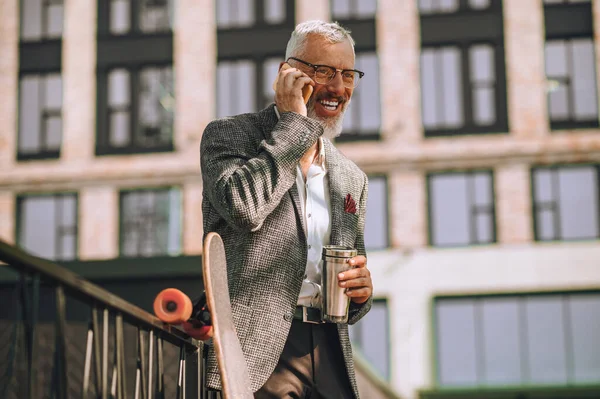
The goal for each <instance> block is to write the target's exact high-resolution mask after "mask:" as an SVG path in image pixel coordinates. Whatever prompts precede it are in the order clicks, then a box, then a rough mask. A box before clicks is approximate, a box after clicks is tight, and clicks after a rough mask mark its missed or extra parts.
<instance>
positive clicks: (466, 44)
mask: <svg viewBox="0 0 600 399" xmlns="http://www.w3.org/2000/svg"><path fill="white" fill-rule="evenodd" d="M420 21H421V52H422V51H423V50H426V49H439V48H444V47H456V48H458V49H459V51H460V59H461V71H462V74H461V87H462V90H461V94H462V97H463V98H462V111H463V122H464V125H463V126H462V127H459V128H440V129H426V128H425V127H423V131H424V135H425V137H440V136H455V135H471V134H477V135H480V134H499V133H500V134H508V130H509V124H508V98H507V82H506V68H505V54H504V53H505V44H504V21H503V7H502V2H500V1H492V2H491V4H490V6H489V7H488V8H485V9H482V10H474V9H471V8H470V7H469V6H468V0H460V6H459V9H458V10H457V11H455V12H452V13H437V14H425V15H420ZM475 45H489V46H491V47H492V48H493V54H494V64H493V65H494V72H495V79H496V80H495V86H494V88H495V90H494V103H495V104H494V105H495V108H494V111H495V115H496V121H495V122H494V123H493V124H491V125H481V126H480V125H477V124H475V122H474V108H473V107H472V106H471V105H472V104H473V101H474V100H473V87H474V83H472V82H471V74H470V60H469V49H470V48H471V47H473V46H475ZM423 98H424V95H423V94H421V108H424V107H423Z"/></svg>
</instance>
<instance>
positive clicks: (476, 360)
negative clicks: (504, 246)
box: [434, 292, 600, 388]
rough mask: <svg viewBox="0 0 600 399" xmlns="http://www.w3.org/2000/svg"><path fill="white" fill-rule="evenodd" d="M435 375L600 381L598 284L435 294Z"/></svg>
mask: <svg viewBox="0 0 600 399" xmlns="http://www.w3.org/2000/svg"><path fill="white" fill-rule="evenodd" d="M434 326H435V327H434V329H435V337H436V348H435V356H436V361H435V364H436V366H437V378H438V383H439V384H440V385H442V386H444V387H450V386H463V387H465V386H477V387H479V388H481V387H491V386H506V385H533V384H538V385H541V384H548V385H559V384H573V385H577V384H580V385H581V384H592V383H596V384H597V383H598V382H600V346H598V342H597V341H598V339H597V337H598V336H600V292H570V293H548V294H528V295H496V296H491V295H488V296H475V297H438V298H435V300H434Z"/></svg>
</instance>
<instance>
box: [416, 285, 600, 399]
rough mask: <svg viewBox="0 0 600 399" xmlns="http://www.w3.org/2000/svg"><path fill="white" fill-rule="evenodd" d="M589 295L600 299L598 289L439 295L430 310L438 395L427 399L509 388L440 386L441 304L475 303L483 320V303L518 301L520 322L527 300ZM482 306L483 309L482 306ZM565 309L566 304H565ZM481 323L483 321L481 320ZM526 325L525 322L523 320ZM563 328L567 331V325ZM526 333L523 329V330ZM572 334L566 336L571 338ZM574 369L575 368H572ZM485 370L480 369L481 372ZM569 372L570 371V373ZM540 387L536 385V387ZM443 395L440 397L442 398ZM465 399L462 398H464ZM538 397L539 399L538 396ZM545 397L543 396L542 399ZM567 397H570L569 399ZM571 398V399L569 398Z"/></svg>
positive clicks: (510, 395) (478, 330) (511, 395)
mask: <svg viewBox="0 0 600 399" xmlns="http://www.w3.org/2000/svg"><path fill="white" fill-rule="evenodd" d="M589 294H597V295H600V290H598V289H561V290H544V289H542V290H538V291H523V292H486V293H483V292H481V293H479V292H473V293H465V294H458V295H457V294H451V293H448V294H446V293H439V294H436V295H434V296H433V298H432V299H431V302H430V306H429V318H430V322H431V330H430V335H429V339H430V341H429V342H431V344H430V345H431V349H432V359H433V362H432V366H431V370H432V374H433V381H434V385H435V387H436V390H435V391H430V392H427V393H428V394H431V396H429V395H427V396H424V397H427V398H431V399H433V398H440V399H441V398H443V397H446V394H448V397H452V398H453V399H454V398H455V395H456V394H457V392H459V391H460V392H462V391H464V392H465V394H470V393H471V392H472V391H473V390H477V394H475V395H473V396H471V395H468V396H467V395H465V397H469V398H473V399H474V398H480V397H487V396H486V395H485V394H481V392H482V391H483V392H489V393H494V392H495V390H498V389H503V390H506V384H503V385H476V386H469V385H467V386H461V387H458V386H449V387H445V386H444V385H442V384H441V382H440V365H441V362H440V361H439V350H440V346H439V341H440V340H439V336H438V318H437V315H436V312H437V304H438V303H440V302H441V301H444V300H465V301H468V300H472V301H473V302H474V312H475V318H476V319H477V318H478V317H479V319H481V313H482V312H481V309H480V301H482V300H486V299H494V298H516V301H517V305H518V306H519V318H520V319H522V318H523V317H525V314H524V313H525V311H524V309H523V307H524V303H523V302H524V300H526V299H527V298H535V297H541V296H557V297H558V296H562V297H576V296H578V295H589ZM477 305H479V309H478V306H477ZM563 306H564V303H563ZM477 321H478V320H475V324H478V325H479V326H478V327H477V326H476V334H482V330H483V329H482V328H481V325H480V324H481V323H478V322H477ZM479 321H480V320H479ZM521 321H522V320H521ZM563 328H566V327H565V326H564V325H563ZM521 329H522V328H521ZM568 335H570V334H566V336H568ZM479 341H481V339H479V340H477V337H476V342H475V345H476V346H477V348H476V349H477V350H478V351H479V352H481V348H480V347H479V346H480V345H481V342H479ZM478 355H479V356H477V357H476V360H477V362H478V364H481V363H480V362H481V357H482V356H483V355H482V354H481V353H479V354H478ZM571 367H572V365H571ZM480 369H481V368H478V372H480ZM567 372H568V370H567ZM533 386H536V385H533ZM537 387H540V386H539V385H537ZM557 387H559V388H562V387H564V386H562V385H559V386H557ZM569 387H572V388H573V389H577V388H582V389H588V388H590V386H589V385H585V384H581V383H575V384H574V385H571V384H569ZM595 389H600V387H599V386H596V387H595ZM521 392H522V389H520V388H519V392H516V391H512V392H511V391H508V392H506V393H507V395H506V399H509V398H511V399H512V398H515V399H516V398H520V396H519V395H517V393H521ZM438 394H439V396H438ZM461 397H462V396H461ZM490 397H493V398H496V397H500V396H497V395H490ZM501 397H502V398H504V396H501ZM536 397H538V396H536ZM540 397H541V396H540ZM565 397H567V396H565ZM568 397H570V396H568ZM583 397H586V398H587V397H590V396H585V395H584V396H582V398H583Z"/></svg>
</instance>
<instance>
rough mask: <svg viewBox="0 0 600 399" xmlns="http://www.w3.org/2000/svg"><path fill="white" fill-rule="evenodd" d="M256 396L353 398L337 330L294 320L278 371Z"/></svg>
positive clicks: (329, 325) (327, 326)
mask: <svg viewBox="0 0 600 399" xmlns="http://www.w3.org/2000/svg"><path fill="white" fill-rule="evenodd" d="M254 397H255V398H257V399H266V398H273V399H275V398H277V399H281V398H293V399H296V398H298V399H300V398H303V399H304V398H306V399H308V398H310V399H321V398H323V399H347V398H353V397H354V394H353V393H352V388H351V387H350V381H349V379H348V373H347V371H346V366H345V363H344V358H343V355H342V348H341V346H340V340H339V337H338V333H337V327H336V326H335V325H334V324H310V323H303V322H302V321H299V320H294V321H293V322H292V327H291V329H290V334H289V336H288V339H287V341H286V344H285V347H284V348H283V352H282V353H281V357H280V358H279V363H278V364H277V366H276V367H275V371H273V374H271V376H270V377H269V379H268V380H267V382H266V383H265V384H264V385H263V386H262V387H261V388H260V389H259V390H258V391H256V393H255V394H254Z"/></svg>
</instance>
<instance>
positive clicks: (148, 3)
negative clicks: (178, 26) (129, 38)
mask: <svg viewBox="0 0 600 399" xmlns="http://www.w3.org/2000/svg"><path fill="white" fill-rule="evenodd" d="M104 1H105V2H107V1H106V0H104ZM107 3H109V4H107V5H106V6H104V8H103V10H104V11H108V14H109V17H108V26H109V31H110V33H111V34H113V35H126V34H129V33H131V32H136V31H137V32H140V33H142V34H148V33H159V32H169V31H170V30H171V29H172V28H173V18H174V12H175V9H174V6H175V0H109V1H108V2H107ZM107 6H108V7H107Z"/></svg>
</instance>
